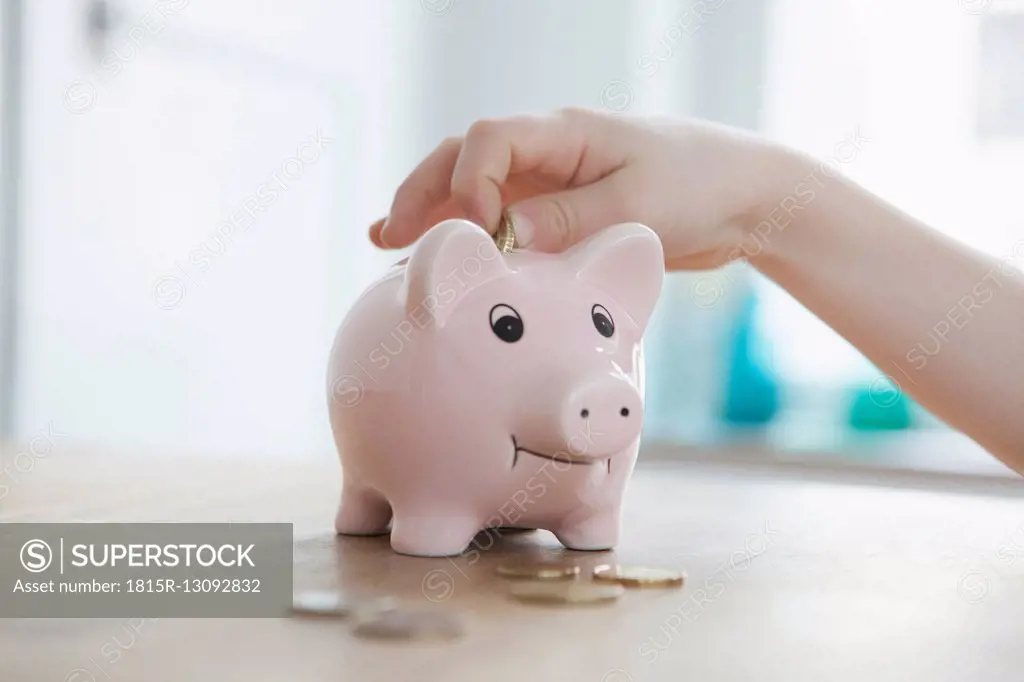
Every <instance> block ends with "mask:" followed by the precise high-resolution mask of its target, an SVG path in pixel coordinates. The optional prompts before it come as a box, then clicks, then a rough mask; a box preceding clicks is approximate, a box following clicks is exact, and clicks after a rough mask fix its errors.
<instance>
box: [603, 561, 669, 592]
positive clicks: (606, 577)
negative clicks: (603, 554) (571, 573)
mask: <svg viewBox="0 0 1024 682" xmlns="http://www.w3.org/2000/svg"><path fill="white" fill-rule="evenodd" d="M594 580H597V581H601V582H606V583H617V584H619V585H622V586H623V587H640V588H651V587H658V588H664V587H682V586H683V582H684V581H685V580H686V574H685V573H683V572H682V571H676V570H673V569H671V568H647V567H644V566H622V565H618V564H616V565H609V564H604V565H602V566H598V567H597V568H595V569H594Z"/></svg>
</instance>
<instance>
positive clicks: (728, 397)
mask: <svg viewBox="0 0 1024 682" xmlns="http://www.w3.org/2000/svg"><path fill="white" fill-rule="evenodd" d="M756 317H757V296H756V294H755V292H753V291H750V292H748V293H747V295H746V296H745V300H744V301H743V303H742V306H741V308H740V313H739V317H738V319H737V321H736V332H735V334H734V336H733V339H732V349H731V353H730V361H729V373H728V377H727V378H726V390H725V405H724V406H723V412H722V420H723V421H724V422H726V424H728V425H732V426H744V427H750V426H762V425H765V424H768V423H770V422H771V421H772V420H774V419H775V417H776V415H777V414H778V413H779V402H780V400H779V385H778V382H777V380H776V378H775V376H774V374H773V372H772V368H771V365H770V362H771V358H770V354H769V353H765V352H764V350H765V346H766V343H765V339H764V338H763V337H762V336H761V334H759V333H758V329H757V325H756V324H755V320H756Z"/></svg>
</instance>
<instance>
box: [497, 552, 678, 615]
mask: <svg viewBox="0 0 1024 682" xmlns="http://www.w3.org/2000/svg"><path fill="white" fill-rule="evenodd" d="M498 575H500V576H502V577H504V578H507V579H510V580H514V581H516V582H514V583H513V584H512V585H510V587H509V595H510V596H511V597H512V598H514V599H516V600H518V601H522V602H530V603H543V604H563V605H565V604H596V603H609V602H613V601H615V600H616V599H618V598H619V597H620V596H621V595H622V594H624V593H625V588H627V587H629V588H679V587H681V586H682V585H683V582H684V581H685V579H686V575H685V574H684V573H683V572H682V571H677V570H674V569H669V568H647V567H644V566H627V565H619V564H614V565H611V564H602V565H601V566H598V567H596V568H595V569H594V570H593V571H592V572H591V574H590V577H591V578H592V579H593V580H592V581H582V580H578V577H579V575H580V569H579V566H575V565H572V564H566V563H557V562H552V561H539V562H533V563H517V564H504V565H501V566H499V567H498Z"/></svg>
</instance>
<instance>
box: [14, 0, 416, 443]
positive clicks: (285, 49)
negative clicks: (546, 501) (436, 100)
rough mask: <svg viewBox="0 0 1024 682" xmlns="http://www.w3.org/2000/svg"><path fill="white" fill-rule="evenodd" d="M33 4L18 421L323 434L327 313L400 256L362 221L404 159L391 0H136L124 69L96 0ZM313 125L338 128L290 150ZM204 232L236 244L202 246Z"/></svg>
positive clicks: (101, 428)
mask: <svg viewBox="0 0 1024 682" xmlns="http://www.w3.org/2000/svg"><path fill="white" fill-rule="evenodd" d="M169 2H170V0H169ZM26 4H28V5H29V6H30V7H29V11H28V22H27V24H28V25H27V35H26V44H27V46H28V50H29V55H28V63H27V69H28V71H27V74H26V85H27V87H28V91H27V93H26V96H27V101H26V119H27V130H26V139H25V148H26V158H27V161H26V168H25V177H24V191H25V199H24V223H23V226H22V231H23V232H22V243H21V253H20V257H21V260H22V264H23V265H22V273H23V274H22V280H21V282H20V289H21V295H22V307H21V311H20V320H19V322H20V329H19V334H20V339H19V348H20V355H19V357H18V376H17V382H18V393H17V412H16V419H17V422H16V425H17V433H16V435H18V436H21V437H28V436H29V435H31V434H33V433H35V432H37V431H38V430H39V429H40V428H42V427H43V426H45V425H46V424H48V423H49V422H51V421H52V422H53V423H54V424H55V425H56V428H58V429H59V430H60V431H61V432H64V433H67V434H69V439H73V440H76V441H80V442H95V443H98V444H103V446H104V447H114V448H127V449H137V450H138V451H139V452H147V451H154V450H158V449H159V450H171V451H186V450H191V451H199V452H213V453H217V452H246V453H257V454H258V453H274V454H281V453H283V452H287V453H295V454H299V453H303V452H313V451H315V452H325V451H327V450H329V448H330V441H329V432H328V429H327V426H326V423H327V422H326V412H325V407H324V396H323V388H322V386H323V374H324V368H325V366H326V353H327V350H328V348H329V345H330V342H331V335H332V334H333V330H334V328H335V326H336V325H337V323H338V322H339V321H340V319H341V316H342V315H343V312H344V310H345V308H346V307H347V305H348V304H349V303H350V302H351V300H352V299H353V297H354V296H355V295H357V293H358V292H359V291H360V290H361V289H362V287H363V286H364V285H365V283H367V282H368V281H369V280H370V279H371V278H372V277H373V276H374V275H376V274H377V273H378V272H379V270H380V269H381V268H382V267H383V266H384V264H385V263H387V262H388V261H389V259H388V258H387V257H385V256H381V255H378V254H376V253H375V251H374V250H373V249H372V248H371V246H370V245H369V243H368V241H367V240H366V237H365V230H366V226H367V225H368V224H369V222H370V220H371V219H373V218H375V217H376V216H377V215H378V214H379V213H382V212H383V211H384V210H386V203H385V202H386V200H387V194H386V192H384V191H382V189H381V188H382V187H383V186H385V182H383V179H384V176H385V175H386V174H388V173H391V175H392V177H393V176H394V174H395V171H394V167H395V160H394V158H393V157H389V156H388V150H389V149H392V148H393V146H392V142H393V137H394V134H393V131H394V130H395V128H396V125H397V124H396V118H395V116H394V113H395V111H396V109H397V108H398V107H397V106H396V102H401V95H400V93H401V92H402V88H401V84H400V83H399V82H397V81H396V80H395V72H396V69H397V68H398V64H397V62H398V60H400V59H402V58H403V56H404V55H403V53H402V52H397V53H395V52H394V51H393V50H388V49H382V46H384V45H390V46H395V45H401V44H403V39H402V28H401V22H400V21H397V20H396V19H395V17H393V16H392V15H391V8H390V7H389V4H388V3H362V2H360V3H355V2H346V3H332V2H327V1H326V0H319V1H318V0H303V1H302V2H295V1H293V2H290V3H289V4H288V11H282V9H281V5H280V3H277V2H270V1H264V2H243V1H242V0H231V1H230V2H228V1H227V0H219V1H218V2H216V3H206V2H198V1H197V0H192V1H191V2H186V1H184V0H175V1H173V2H170V5H172V6H174V7H175V8H176V9H177V10H178V11H176V12H174V13H172V14H173V15H172V16H166V17H165V18H163V19H161V18H160V17H159V16H157V15H155V14H154V13H153V10H154V7H155V5H156V3H155V2H146V1H141V0H140V1H138V2H134V3H131V4H132V5H134V7H133V11H136V12H137V13H138V14H137V15H135V16H128V17H127V18H126V20H125V23H124V24H123V25H122V27H121V28H120V29H119V32H118V33H117V34H116V35H115V37H114V39H113V44H112V47H114V48H117V49H118V53H117V56H115V55H113V53H111V52H109V51H108V52H105V53H104V54H105V55H106V56H107V57H108V58H113V59H114V60H115V61H116V62H117V63H118V64H119V67H120V68H118V69H117V70H116V71H115V68H114V67H110V68H104V67H102V66H99V65H97V64H96V62H94V61H90V59H89V53H88V51H87V45H86V43H85V40H84V32H83V27H82V23H83V12H84V7H85V4H86V3H84V2H81V1H79V0H73V1H67V0H40V1H39V2H32V3H26ZM416 9H417V10H418V9H419V8H418V7H417V8H416ZM133 27H134V28H135V29H136V32H135V35H136V36H137V37H138V36H140V35H141V36H143V37H142V39H141V40H139V41H138V42H139V44H136V45H132V44H131V42H130V41H129V37H128V36H129V35H130V34H129V33H128V32H129V30H130V29H132V28H133ZM140 28H141V32H140V31H139V29H140ZM154 34H156V35H154ZM389 55H393V56H389ZM109 63H114V62H109ZM76 81H81V83H78V82H76ZM83 83H84V84H83ZM72 84H74V87H73V89H72V90H70V91H69V90H68V87H69V85H72ZM318 131H319V133H320V134H321V135H323V136H326V137H329V138H332V140H333V141H332V142H330V143H329V144H328V145H326V146H325V147H323V149H322V150H321V151H320V152H319V154H318V156H317V158H316V160H315V161H311V162H310V163H308V164H307V165H305V166H304V167H303V168H302V169H301V170H298V167H297V166H295V165H294V164H293V165H291V166H289V167H288V168H284V169H283V167H282V165H283V164H284V163H285V162H286V160H287V159H288V158H290V157H294V156H295V155H296V154H297V152H298V150H299V147H300V145H301V144H302V143H303V142H304V141H305V140H307V139H308V138H309V137H310V136H313V135H316V134H317V133H318ZM303 154H304V155H305V157H306V158H307V159H312V157H313V155H314V152H313V151H312V148H309V147H307V148H305V150H304V151H303ZM289 172H290V173H291V174H292V175H294V176H295V177H294V178H293V179H291V180H290V181H289V182H287V186H288V189H287V190H285V189H283V188H281V187H280V185H278V196H277V198H276V199H274V200H273V201H272V202H271V201H269V200H260V202H261V204H262V206H261V207H262V208H265V209H266V210H264V211H262V212H260V213H258V214H257V218H256V219H255V220H252V221H250V222H248V224H249V225H250V227H249V228H248V229H247V230H246V231H244V233H243V232H242V231H241V230H240V229H239V230H237V231H236V233H235V234H234V235H233V236H232V238H231V239H230V241H228V242H227V243H226V245H225V246H223V247H220V246H219V245H218V243H217V242H216V241H215V238H216V235H217V232H218V229H219V228H220V226H221V225H222V224H223V223H224V221H225V220H226V219H228V217H229V216H230V215H231V214H232V213H233V212H234V213H236V214H240V215H241V214H242V211H241V209H242V208H243V206H244V205H245V204H246V202H247V201H249V200H250V198H251V197H252V196H254V194H255V193H256V192H257V188H258V187H260V185H261V184H264V183H271V184H273V180H272V177H273V174H274V173H277V174H278V175H279V176H281V175H282V174H286V173H289ZM251 205H252V204H251V203H250V206H251ZM204 245H210V246H213V247H215V248H217V250H218V253H221V255H219V256H216V257H211V258H210V260H209V262H208V263H207V264H206V266H205V267H204V266H203V265H200V264H199V263H198V260H201V259H197V262H190V254H193V253H194V252H195V251H196V250H197V249H200V250H201V249H202V248H204ZM182 270H184V272H183V271H182ZM168 278H174V279H168ZM156 287H159V288H156ZM182 293H183V297H182Z"/></svg>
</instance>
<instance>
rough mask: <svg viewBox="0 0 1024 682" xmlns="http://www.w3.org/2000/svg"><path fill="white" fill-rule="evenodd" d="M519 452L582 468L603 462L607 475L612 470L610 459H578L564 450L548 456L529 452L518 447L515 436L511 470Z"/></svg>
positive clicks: (513, 437)
mask: <svg viewBox="0 0 1024 682" xmlns="http://www.w3.org/2000/svg"><path fill="white" fill-rule="evenodd" d="M520 452H523V453H526V454H527V455H533V456H534V457H540V458H541V459H547V460H551V461H552V462H565V463H567V464H574V465H582V466H592V465H594V464H597V463H598V462H601V461H604V462H606V466H607V468H608V473H611V470H612V458H611V457H601V458H594V457H580V456H578V455H574V454H572V453H571V452H566V451H564V450H559V451H558V452H556V453H555V454H553V455H548V454H545V453H543V452H537V451H536V450H531V449H529V448H524V447H523V446H522V445H520V444H519V443H518V442H516V437H515V436H512V468H513V469H515V468H516V462H518V461H519V453H520Z"/></svg>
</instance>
